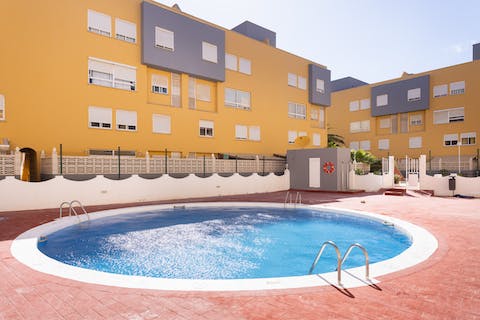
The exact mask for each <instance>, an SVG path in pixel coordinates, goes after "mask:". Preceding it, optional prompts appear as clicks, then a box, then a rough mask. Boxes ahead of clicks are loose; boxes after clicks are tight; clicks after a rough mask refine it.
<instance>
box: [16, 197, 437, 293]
mask: <svg viewBox="0 0 480 320" xmlns="http://www.w3.org/2000/svg"><path fill="white" fill-rule="evenodd" d="M174 206H185V207H218V206H243V207H248V206H250V207H278V208H283V207H284V205H283V204H279V203H269V202H221V203H220V202H214V203H182V204H165V205H153V206H140V207H131V208H121V209H112V210H105V211H99V212H95V213H92V214H90V219H91V220H94V219H99V218H104V217H107V216H111V215H117V214H125V213H134V212H139V211H144V210H146V209H148V210H160V209H166V208H172V207H174ZM301 207H304V208H312V209H321V210H325V211H331V212H338V213H348V214H349V215H355V216H359V217H365V218H369V219H374V220H377V221H381V222H388V223H393V224H394V226H395V227H396V228H399V229H400V230H402V231H403V232H405V233H406V234H408V235H409V236H410V238H411V240H412V245H411V246H410V247H409V248H408V249H407V250H405V251H404V252H402V253H401V254H399V255H397V256H395V257H393V258H391V259H388V260H384V261H381V262H377V263H373V264H371V265H370V281H367V280H365V267H364V266H362V267H358V268H352V269H347V270H342V287H343V288H354V287H360V286H366V285H369V284H372V283H378V281H377V280H376V278H377V277H380V276H383V275H387V274H390V273H393V272H398V271H400V270H403V269H406V268H409V267H412V266H414V265H416V264H419V263H421V262H423V261H425V260H427V259H428V258H429V257H430V256H431V255H432V254H433V253H434V252H435V251H436V250H437V248H438V242H437V239H436V238H435V237H434V236H433V235H432V234H431V233H429V232H428V231H427V230H425V229H424V228H421V227H419V226H417V225H414V224H412V223H410V222H407V221H403V220H400V219H396V218H392V217H388V216H384V215H380V214H376V213H370V212H364V211H358V210H351V209H344V208H337V207H336V208H333V207H330V206H323V205H311V206H307V205H302V206H301ZM83 220H85V217H84V216H82V221H83ZM76 223H78V219H77V218H76V217H65V218H62V219H59V220H55V221H52V222H50V223H46V224H43V225H40V226H38V227H35V228H33V229H30V230H28V231H26V232H24V233H22V234H21V235H19V236H18V237H17V238H16V239H15V240H14V241H13V242H12V245H11V248H10V250H11V253H12V255H13V256H14V257H15V258H16V259H17V260H18V261H20V262H21V263H23V264H25V265H27V266H28V267H30V268H32V269H34V270H36V271H39V272H42V273H46V274H50V275H54V276H58V277H62V278H66V279H71V280H76V281H81V282H86V283H92V284H99V285H106V286H117V287H124V288H137V289H154V290H172V291H251V290H271V289H292V288H306V287H317V286H326V285H336V286H338V283H337V272H329V273H323V274H319V275H306V276H295V277H280V278H262V279H235V280H187V279H164V278H151V277H143V276H128V275H120V274H113V273H106V272H101V271H95V270H89V269H84V268H79V267H75V266H70V265H67V264H64V263H61V262H59V261H57V260H54V259H52V258H49V257H47V256H46V255H44V254H43V253H42V252H40V250H38V248H37V242H38V239H39V238H40V237H42V236H45V235H48V234H50V233H52V232H55V231H56V230H59V229H63V228H65V227H68V226H70V225H73V224H76ZM342 254H344V252H342ZM313 258H314V257H312V261H313ZM309 267H310V266H305V269H306V270H308V268H309Z"/></svg>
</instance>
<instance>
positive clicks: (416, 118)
mask: <svg viewBox="0 0 480 320" xmlns="http://www.w3.org/2000/svg"><path fill="white" fill-rule="evenodd" d="M422 124H423V116H422V115H421V114H412V115H411V116H410V125H411V126H421V125H422Z"/></svg>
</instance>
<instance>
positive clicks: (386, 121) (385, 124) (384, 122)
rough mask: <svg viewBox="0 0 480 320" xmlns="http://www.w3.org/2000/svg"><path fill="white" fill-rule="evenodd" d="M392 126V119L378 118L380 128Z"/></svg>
mask: <svg viewBox="0 0 480 320" xmlns="http://www.w3.org/2000/svg"><path fill="white" fill-rule="evenodd" d="M391 126H392V120H391V119H390V118H388V119H380V129H387V128H390V127H391Z"/></svg>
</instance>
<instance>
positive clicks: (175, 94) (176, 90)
mask: <svg viewBox="0 0 480 320" xmlns="http://www.w3.org/2000/svg"><path fill="white" fill-rule="evenodd" d="M180 92H181V79H180V75H179V74H178V73H172V94H171V96H172V106H173V107H180V105H181V103H182V98H181V95H180Z"/></svg>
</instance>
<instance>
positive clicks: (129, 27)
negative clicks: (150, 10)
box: [115, 18, 137, 43]
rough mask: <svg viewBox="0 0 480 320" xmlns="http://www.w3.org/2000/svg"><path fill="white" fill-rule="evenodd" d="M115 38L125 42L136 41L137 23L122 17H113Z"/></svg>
mask: <svg viewBox="0 0 480 320" xmlns="http://www.w3.org/2000/svg"><path fill="white" fill-rule="evenodd" d="M115 38H117V39H119V40H123V41H127V42H132V43H135V42H136V41H137V25H136V24H135V23H132V22H128V21H125V20H122V19H118V18H116V19H115Z"/></svg>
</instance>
